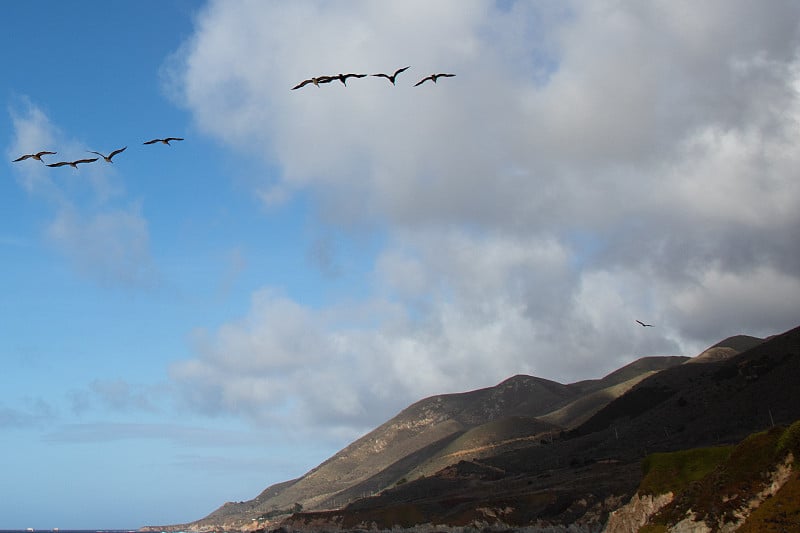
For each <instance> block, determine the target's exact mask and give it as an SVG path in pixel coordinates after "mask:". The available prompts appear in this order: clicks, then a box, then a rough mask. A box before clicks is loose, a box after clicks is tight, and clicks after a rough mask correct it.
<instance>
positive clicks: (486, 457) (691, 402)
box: [159, 328, 800, 530]
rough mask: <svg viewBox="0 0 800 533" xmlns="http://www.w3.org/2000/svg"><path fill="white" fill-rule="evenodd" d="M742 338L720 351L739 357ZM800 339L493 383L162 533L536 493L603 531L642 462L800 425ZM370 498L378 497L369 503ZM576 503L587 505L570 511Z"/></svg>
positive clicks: (555, 510) (531, 506)
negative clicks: (570, 380)
mask: <svg viewBox="0 0 800 533" xmlns="http://www.w3.org/2000/svg"><path fill="white" fill-rule="evenodd" d="M740 337H743V336H740ZM740 337H737V338H732V339H731V341H730V342H728V343H727V344H728V345H727V346H725V344H724V343H725V341H723V342H722V343H718V345H715V346H717V347H725V348H730V349H732V350H734V351H735V350H736V348H737V347H741V346H742V345H741V343H740V341H741V338H740ZM798 337H800V328H798V329H796V330H792V331H790V332H787V333H785V334H783V335H778V336H774V337H771V338H770V339H769V340H767V341H764V342H762V341H761V340H760V339H754V338H752V337H749V338H747V339H745V343H746V344H747V343H749V344H751V345H752V346H753V347H752V348H751V349H749V350H746V351H744V352H742V353H739V354H738V355H734V356H732V357H728V358H726V359H720V360H715V361H711V362H705V363H703V362H702V361H700V362H699V364H697V362H695V364H683V363H684V362H686V361H687V358H644V359H640V360H638V361H635V362H634V363H631V364H630V365H627V366H626V367H623V368H621V369H619V370H618V371H615V372H612V373H611V374H609V375H608V376H606V377H604V378H602V379H599V380H589V381H584V382H579V383H574V384H571V385H562V384H559V383H556V382H552V381H548V380H543V379H540V378H534V377H530V376H515V377H513V378H510V379H508V380H506V381H504V382H502V383H500V384H499V385H497V386H496V387H490V388H487V389H481V390H478V391H472V392H468V393H460V394H450V395H441V396H434V397H431V398H427V399H425V400H421V401H420V402H417V403H416V404H414V405H412V406H410V407H409V408H407V409H405V410H404V411H402V412H401V413H400V414H398V415H397V416H396V417H394V418H392V419H391V420H389V421H387V422H386V423H385V424H383V425H381V426H380V427H378V428H376V429H375V430H374V431H372V432H370V433H369V434H367V435H365V436H364V437H362V438H361V439H359V440H357V441H356V442H354V443H353V444H351V445H350V446H348V447H346V448H345V449H343V450H342V451H341V452H339V453H337V454H336V455H334V456H333V457H331V458H330V459H329V460H327V461H325V462H324V463H322V464H321V465H320V466H319V467H317V468H315V469H314V470H312V471H311V472H309V473H308V474H306V475H305V476H303V477H301V478H298V479H297V480H293V481H289V482H285V483H283V484H280V485H275V486H272V487H269V488H268V489H266V490H265V491H264V492H262V493H261V494H260V495H259V496H258V497H257V498H255V499H253V500H251V501H249V502H242V503H238V504H226V505H224V506H223V507H221V508H220V509H218V510H217V511H215V512H214V513H212V514H211V515H209V516H208V517H206V518H205V519H202V520H200V521H198V522H195V523H192V524H185V525H181V526H170V527H162V526H159V528H161V529H190V530H206V529H219V528H220V527H223V526H225V527H227V528H237V527H243V526H244V525H245V524H251V523H252V519H254V518H255V519H261V520H262V521H261V522H260V523H261V524H270V523H278V522H277V521H278V520H280V519H281V517H282V516H283V517H285V516H288V514H289V513H290V512H293V511H296V510H298V506H296V505H295V504H298V503H299V504H300V505H302V508H303V509H304V512H303V513H299V514H296V515H295V516H297V517H298V519H299V517H303V520H307V521H310V522H309V523H311V522H315V523H316V522H318V521H320V520H321V521H322V523H326V522H327V521H329V520H334V521H337V520H338V521H339V522H340V523H343V522H342V520H345V518H344V517H345V516H350V517H351V518H352V516H351V515H352V513H354V512H356V511H358V513H359V515H360V516H373V515H374V516H379V515H381V513H382V512H384V511H386V512H389V511H388V510H389V509H395V508H396V507H397V506H398V505H399V506H401V507H402V506H407V505H411V506H412V507H413V508H414V509H415V511H414V512H413V513H412V515H413V517H411V518H409V517H408V516H406V517H405V518H403V520H400V522H403V523H405V522H406V521H409V522H414V521H420V520H421V521H423V522H424V521H425V520H426V517H428V516H434V515H435V516H440V515H441V512H442V505H443V503H442V502H443V501H447V502H450V503H448V504H446V505H445V507H447V508H448V509H449V508H451V507H452V509H451V510H452V511H453V512H456V508H457V509H460V510H459V511H457V512H456V514H458V513H462V514H461V515H459V516H460V518H458V519H456V517H455V515H453V516H450V515H448V516H450V518H448V520H450V519H452V520H453V521H452V522H447V523H453V524H455V523H456V522H458V521H460V520H466V517H472V518H470V520H477V519H478V518H476V517H477V516H478V515H480V513H478V514H475V513H476V512H477V511H476V506H477V505H479V504H480V505H483V504H484V503H486V504H487V505H488V503H487V502H486V501H484V500H486V499H487V495H489V494H490V495H492V497H491V498H489V500H492V501H494V502H495V503H497V501H495V500H497V498H498V497H500V496H502V497H503V498H505V499H507V500H508V501H509V502H511V501H517V498H518V497H522V498H523V499H525V498H528V499H530V498H533V500H535V502H534V501H527V500H526V502H527V503H524V507H525V508H526V509H528V510H529V514H530V513H533V514H530V516H540V517H541V516H552V517H554V520H556V521H559V520H565V519H566V518H567V517H568V516H572V518H575V519H577V518H576V517H579V516H580V517H584V518H585V519H586V520H590V519H591V520H594V521H601V522H598V523H602V522H603V521H605V519H606V517H607V516H608V513H610V512H611V511H613V510H614V509H616V508H617V507H619V505H621V503H622V502H623V500H627V498H630V496H631V495H632V494H633V493H634V492H635V490H636V488H637V485H638V483H639V481H640V470H639V466H638V464H639V461H640V460H641V458H642V457H643V456H644V455H646V454H648V453H652V452H654V451H671V450H677V449H684V448H687V447H691V446H695V445H708V444H715V443H720V442H733V441H734V440H736V439H739V438H743V436H746V434H747V432H751V431H756V430H760V429H762V428H764V427H766V424H769V423H770V421H774V422H775V423H785V422H787V421H790V420H793V419H796V418H800V402H798V401H797V400H798V393H797V391H796V389H795V388H793V387H786V386H785V385H784V386H781V385H782V384H785V383H787V381H783V380H784V376H785V379H787V380H791V379H796V378H797V377H798V360H800V357H798V355H797V354H798V352H799V351H798ZM748 339H750V340H748ZM712 348H714V347H712ZM788 382H791V381H788ZM732 410H735V411H732ZM739 411H741V415H742V418H741V421H739V416H738V414H739ZM731 412H737V416H736V417H731V416H730V413H731ZM770 417H772V418H770ZM570 428H572V429H571V430H570ZM466 487H470V490H469V491H466V490H465V488H466ZM470 493H473V494H470ZM364 494H376V495H375V496H374V497H371V498H365V499H364V498H361V499H359V498H360V497H362V496H363V495H364ZM501 499H502V498H501ZM456 501H458V502H461V503H459V504H458V505H455V506H454V503H453V502H456ZM574 501H581V502H584V504H585V506H586V507H585V508H582V509H577V508H571V507H570V505H568V504H567V503H566V502H574ZM348 502H350V504H349V505H348ZM426 502H427V503H426ZM536 502H538V503H536ZM547 502H549V503H547ZM489 503H491V502H489ZM517 504H518V505H522V504H521V503H520V502H519V501H517ZM540 504H541V505H543V506H544V507H541V508H539V505H540ZM428 505H430V507H428ZM553 506H555V507H553ZM512 507H513V506H512ZM488 508H494V507H491V506H490V507H487V509H488ZM325 509H329V510H325ZM426 509H427V510H426ZM437 509H438V510H437ZM536 509H539V511H536ZM570 509H571V510H570ZM382 510H383V511H382ZM536 513H540V514H539V515H536ZM541 513H544V514H541ZM565 513H566V514H565ZM400 514H401V515H402V514H403V513H400ZM573 515H574V516H573ZM393 516H394V515H393ZM412 518H413V519H412ZM529 518H530V517H529ZM265 519H270V520H265ZM349 520H350V519H349V518H348V519H347V520H346V521H349ZM468 521H469V520H467V522H468ZM400 522H398V523H400ZM257 523H258V522H257ZM348 523H349V522H348Z"/></svg>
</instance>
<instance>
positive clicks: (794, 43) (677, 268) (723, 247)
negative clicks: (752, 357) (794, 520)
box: [168, 0, 800, 427]
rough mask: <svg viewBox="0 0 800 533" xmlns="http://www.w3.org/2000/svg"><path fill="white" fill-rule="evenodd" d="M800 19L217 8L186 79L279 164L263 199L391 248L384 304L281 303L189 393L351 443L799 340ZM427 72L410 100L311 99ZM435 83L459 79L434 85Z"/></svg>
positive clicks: (660, 6)
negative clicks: (299, 200)
mask: <svg viewBox="0 0 800 533" xmlns="http://www.w3.org/2000/svg"><path fill="white" fill-rule="evenodd" d="M798 18H800V6H799V5H797V4H796V3H794V2H774V3H770V4H769V6H764V5H761V4H759V5H755V4H753V3H752V2H746V1H734V2H727V1H725V2H723V1H719V2H707V3H704V4H703V5H697V4H696V3H692V2H656V3H647V4H641V3H633V2H621V3H620V2H604V1H595V2H579V3H570V4H559V6H558V7H552V6H551V5H549V4H548V3H538V2H511V3H510V4H505V5H502V6H501V5H499V4H492V3H487V2H479V1H475V2H469V1H460V0H459V1H452V2H447V1H442V2H436V3H430V2H407V1H403V2H382V3H380V4H374V3H371V2H349V3H347V4H329V3H321V2H303V3H292V4H281V3H270V2H257V1H240V2H230V1H225V2H222V1H215V2H211V3H210V4H209V6H208V8H207V9H205V10H204V11H203V12H202V13H201V15H200V16H199V17H198V23H197V28H196V33H195V34H194V36H193V37H192V39H191V40H190V41H188V42H187V43H186V44H185V46H184V47H183V48H182V50H180V51H179V52H178V53H177V54H176V55H175V56H174V57H173V58H172V59H171V62H170V65H169V69H168V72H169V78H170V80H171V90H172V91H173V94H174V96H175V98H176V99H177V100H178V101H180V102H181V103H182V104H183V105H184V106H186V108H187V109H188V110H189V111H190V112H191V113H192V114H193V116H194V118H195V120H196V122H197V124H198V126H199V127H200V129H201V130H202V131H204V132H206V133H207V134H208V135H210V136H213V137H215V138H217V139H219V140H221V141H223V142H225V143H227V144H229V145H230V146H231V147H232V148H233V149H235V150H237V151H240V152H245V153H249V154H251V155H252V156H253V157H254V158H263V159H264V160H265V161H266V162H267V163H268V164H269V166H270V167H271V168H278V169H279V174H278V175H277V176H273V177H272V178H270V179H271V180H272V181H268V182H265V183H262V184H258V186H257V187H256V190H254V192H253V194H254V195H255V196H257V197H260V198H262V199H263V200H264V201H265V203H268V204H274V203H275V202H280V201H290V198H291V195H292V194H294V193H297V192H303V193H308V194H310V195H313V196H314V197H315V198H316V199H317V200H318V203H319V205H320V211H319V213H318V216H319V217H320V221H321V222H324V223H326V224H330V225H331V227H334V228H338V229H341V231H342V232H343V233H346V232H347V231H348V230H349V229H350V228H353V227H358V226H359V225H361V226H369V225H372V224H378V225H379V226H380V227H381V228H382V229H384V230H385V231H386V234H387V239H386V241H385V244H384V247H383V249H382V250H381V251H380V253H379V254H378V255H377V257H376V258H375V263H374V267H373V279H372V282H373V284H374V285H373V293H372V295H371V297H370V298H368V299H366V300H365V301H363V302H359V303H358V305H361V306H362V308H361V310H355V311H354V310H353V309H351V308H350V307H349V306H351V305H353V304H352V303H350V304H344V303H343V304H341V305H331V306H329V307H326V308H323V309H311V308H307V307H304V306H302V305H300V304H299V303H297V302H293V301H291V300H290V299H289V298H287V297H285V296H276V295H274V293H271V292H267V293H258V294H257V295H256V297H255V298H254V303H253V307H252V309H251V310H250V312H249V313H248V314H247V315H246V316H245V317H243V318H242V319H240V320H239V321H236V322H232V323H230V324H228V325H225V326H222V327H221V328H220V329H219V331H217V332H214V333H210V334H207V335H206V337H205V338H203V339H201V340H200V341H199V342H198V346H197V356H196V357H195V358H193V359H191V360H188V361H185V362H184V363H181V364H180V365H177V366H176V367H175V369H174V376H175V378H176V379H178V380H179V381H181V382H182V383H183V384H185V385H186V386H187V390H190V391H191V390H192V389H193V388H194V389H196V390H197V391H198V392H197V394H196V395H195V396H194V398H195V401H196V403H197V405H201V406H202V407H203V408H204V409H207V410H209V411H214V410H217V411H220V410H224V411H225V412H239V413H241V412H245V413H248V414H250V415H254V416H257V417H262V418H263V417H267V418H269V417H274V416H281V415H285V414H286V413H292V414H293V415H294V416H296V417H298V418H302V419H306V420H315V421H316V420H323V421H327V423H328V424H329V425H336V424H351V425H352V426H354V427H355V426H356V425H358V424H359V423H362V422H364V421H371V422H374V421H376V420H375V417H376V416H377V415H375V413H376V412H378V411H379V412H380V413H381V414H382V415H387V414H392V413H391V412H389V411H391V409H392V408H399V407H402V406H403V405H404V404H405V403H408V402H409V401H413V400H415V399H418V398H419V397H420V396H421V395H425V394H432V393H435V392H442V391H447V390H451V391H453V390H463V389H465V388H469V387H472V386H485V385H490V384H493V383H495V382H497V381H499V380H500V379H502V378H504V377H507V376H508V375H510V374H513V373H517V372H531V373H535V374H537V375H540V376H543V377H550V378H553V379H559V380H570V379H579V378H584V377H595V376H598V375H600V374H601V373H603V372H604V371H608V370H611V369H613V368H615V367H616V366H619V365H620V364H622V363H624V362H626V361H628V360H631V359H633V358H634V357H637V356H640V355H650V354H670V353H672V354H674V353H676V352H680V353H683V354H684V355H695V353H693V350H699V349H702V348H704V347H705V346H707V345H708V344H711V343H713V342H716V341H717V340H720V337H719V336H720V335H729V334H735V333H749V334H769V333H776V332H779V331H782V330H784V329H788V328H789V327H792V326H794V325H796V320H797V317H798V316H800V299H797V298H794V299H789V298H784V299H783V300H782V301H781V304H780V305H774V299H775V298H778V297H780V295H781V294H790V295H793V294H794V293H795V292H796V290H797V286H798V280H800V245H798V240H797V238H796V236H797V235H798V234H800V180H798V171H797V169H798V168H800V164H798V163H800V149H798V148H797V147H798V146H800V120H798V119H799V118H800V91H799V89H800V34H798V31H797V24H796V21H797V20H798ZM406 65H411V68H410V69H409V70H408V71H407V72H404V73H402V74H401V75H400V76H399V77H398V81H397V85H396V86H395V87H392V86H391V85H390V84H389V83H388V82H386V80H382V79H379V78H372V77H369V78H364V79H360V80H351V81H350V82H349V83H348V86H347V87H346V88H345V87H343V86H341V84H339V83H338V82H335V83H331V84H329V85H326V86H323V87H320V88H317V87H314V86H311V85H309V86H307V87H304V88H303V89H299V90H296V91H292V90H290V88H291V87H292V86H294V84H295V83H297V82H298V81H300V80H302V79H304V78H307V77H309V76H312V75H318V74H334V73H338V72H350V71H354V72H364V73H370V74H371V73H374V72H391V71H393V70H394V69H396V68H398V67H401V66H406ZM434 71H452V72H454V73H456V75H457V76H456V77H455V78H450V79H443V80H441V81H440V82H439V83H437V84H436V85H435V86H434V85H432V84H430V83H429V84H425V85H423V86H420V87H413V83H414V82H416V81H417V80H418V79H421V78H422V77H423V76H425V75H427V74H429V73H431V72H434ZM323 251H324V250H323ZM337 266H339V265H337ZM748 287H750V288H748ZM759 289H763V290H759ZM265 295H266V296H265ZM734 304H735V305H734ZM733 308H735V309H736V312H735V313H734V312H733V311H731V309H733ZM365 309H370V310H372V311H373V313H372V314H369V313H367V314H368V315H369V319H363V320H362V321H361V322H360V323H359V321H358V320H357V319H356V320H352V321H337V320H335V319H333V318H332V317H334V316H337V315H339V316H347V317H357V316H358V315H359V313H361V312H363V310H365ZM765 310H769V312H766V313H765ZM710 317H717V318H710ZM635 318H642V319H645V320H647V321H650V322H655V323H657V324H658V326H657V328H654V329H650V328H648V329H647V330H646V331H644V330H642V329H641V328H639V329H637V325H636V324H635V322H634V319H635ZM731 323H733V324H735V328H736V330H735V331H729V329H728V328H726V327H725V324H731ZM731 327H733V326H731ZM706 343H707V344H706ZM276 413H277V415H276ZM377 421H379V420H377Z"/></svg>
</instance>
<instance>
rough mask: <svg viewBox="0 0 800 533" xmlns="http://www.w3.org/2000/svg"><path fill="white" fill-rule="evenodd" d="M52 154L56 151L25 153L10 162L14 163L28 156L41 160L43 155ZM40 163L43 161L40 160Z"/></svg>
mask: <svg viewBox="0 0 800 533" xmlns="http://www.w3.org/2000/svg"><path fill="white" fill-rule="evenodd" d="M54 154H56V152H36V153H35V154H25V155H21V156H19V157H18V158H16V159H15V160H14V161H12V163H16V162H17V161H23V160H25V159H28V158H32V159H35V160H37V161H42V156H43V155H54ZM42 163H44V161H42Z"/></svg>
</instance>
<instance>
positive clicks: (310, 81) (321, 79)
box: [292, 76, 344, 91]
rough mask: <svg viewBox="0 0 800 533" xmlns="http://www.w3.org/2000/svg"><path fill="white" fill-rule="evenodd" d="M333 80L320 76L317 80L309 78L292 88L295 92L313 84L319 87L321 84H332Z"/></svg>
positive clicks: (329, 77)
mask: <svg viewBox="0 0 800 533" xmlns="http://www.w3.org/2000/svg"><path fill="white" fill-rule="evenodd" d="M331 80H333V77H331V76H318V77H316V78H308V79H307V80H303V81H301V82H300V83H298V84H297V85H295V86H294V87H292V90H293V91H294V90H295V89H299V88H300V87H305V86H306V85H308V84H309V83H313V84H314V85H316V86H317V87H319V84H320V83H330V82H331ZM342 83H344V82H342Z"/></svg>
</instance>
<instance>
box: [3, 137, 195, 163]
mask: <svg viewBox="0 0 800 533" xmlns="http://www.w3.org/2000/svg"><path fill="white" fill-rule="evenodd" d="M182 140H183V138H181V137H164V138H163V139H151V140H149V141H146V142H144V143H142V144H156V143H161V144H166V145H167V146H171V145H170V144H169V143H170V141H182ZM127 149H128V147H127V146H125V147H123V148H119V149H118V150H114V151H113V152H111V153H110V154H108V155H105V154H102V153H100V152H95V151H94V150H87V152H89V153H90V154H96V155H98V156H100V157H102V158H103V159H104V160H105V162H106V163H113V161H112V158H113V157H114V156H115V155H117V154H121V153H122V152H124V151H125V150H127ZM57 153H58V152H50V151H48V150H42V151H41V152H35V153H32V154H23V155H21V156H19V157H18V158H16V159H14V161H13V162H14V163H18V162H20V161H25V160H26V159H35V160H36V161H41V162H42V163H44V160H43V159H42V157H43V156H46V155H56V154H57ZM100 157H87V158H84V159H76V160H74V161H58V162H56V163H45V164H46V165H47V166H48V167H64V166H70V167H72V168H78V165H81V164H86V163H94V162H95V161H97V160H98V159H100Z"/></svg>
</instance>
